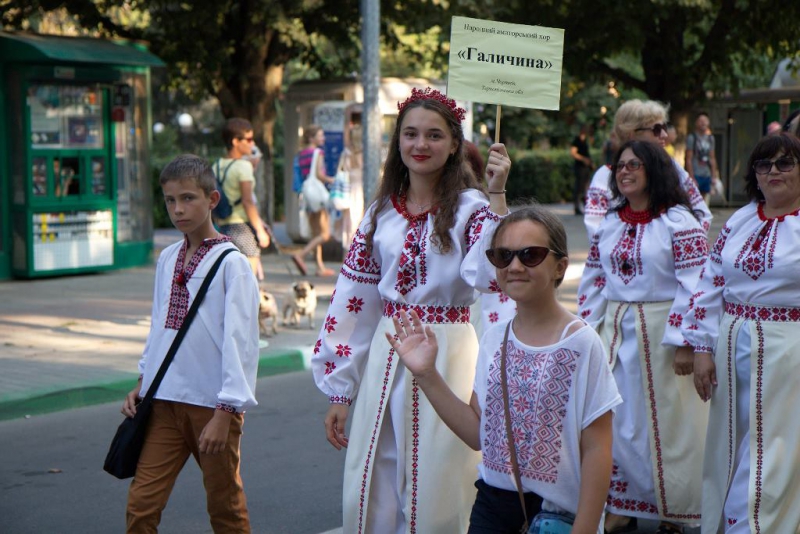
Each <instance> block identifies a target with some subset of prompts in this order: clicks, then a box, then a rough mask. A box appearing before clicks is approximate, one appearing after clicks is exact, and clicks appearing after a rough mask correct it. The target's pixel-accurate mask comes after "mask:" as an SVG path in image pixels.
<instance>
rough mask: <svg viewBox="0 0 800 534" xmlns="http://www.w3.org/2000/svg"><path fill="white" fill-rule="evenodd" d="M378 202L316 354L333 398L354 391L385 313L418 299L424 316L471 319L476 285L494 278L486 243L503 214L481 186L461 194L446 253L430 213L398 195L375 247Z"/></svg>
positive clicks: (340, 283)
mask: <svg viewBox="0 0 800 534" xmlns="http://www.w3.org/2000/svg"><path fill="white" fill-rule="evenodd" d="M374 209H375V204H373V205H372V206H370V208H369V210H368V211H367V214H366V215H365V216H364V219H363V220H362V222H361V225H360V226H359V229H358V230H357V231H356V235H355V237H354V238H353V243H352V244H351V246H350V250H349V252H348V253H347V257H346V258H345V261H344V264H343V265H342V270H341V273H340V274H339V279H338V280H337V281H336V288H335V290H334V292H333V297H332V298H331V303H330V307H329V308H328V314H327V317H326V318H325V324H324V325H323V326H322V329H321V331H320V336H319V339H318V340H317V344H316V346H315V347H314V355H313V357H312V360H311V368H312V371H313V373H314V379H315V381H316V383H317V386H318V387H319V389H320V390H321V391H322V392H323V393H325V394H326V395H328V398H329V400H330V401H331V402H333V403H341V404H350V403H351V402H352V401H353V399H354V398H355V396H356V394H357V392H358V386H359V384H360V382H361V377H362V374H363V371H364V368H365V365H366V360H367V357H368V356H369V349H370V344H371V342H372V338H373V336H374V335H376V328H377V326H378V322H379V321H380V319H381V317H382V316H391V315H394V314H395V313H396V312H397V311H399V310H400V309H401V308H402V309H411V308H413V307H414V306H418V308H417V312H418V314H420V316H421V317H420V318H421V319H422V321H423V322H429V323H443V322H447V323H452V322H469V306H470V305H471V304H472V303H473V302H474V301H475V298H476V292H475V288H476V286H477V288H478V289H480V290H483V291H487V292H488V291H490V290H489V287H488V284H489V280H490V279H493V278H494V272H493V271H494V268H493V267H492V266H491V264H489V261H488V260H487V259H486V255H485V253H484V250H485V249H486V248H487V246H488V242H489V241H490V238H491V235H492V233H493V232H494V228H495V227H496V225H497V223H498V222H499V221H500V216H498V215H495V214H494V213H492V212H491V211H489V203H488V200H487V199H486V197H485V196H484V195H483V194H482V193H481V192H480V191H477V190H474V189H469V190H465V191H463V192H462V193H461V194H460V195H459V204H458V207H457V209H456V214H455V222H454V225H453V228H452V229H451V230H450V237H451V238H452V240H453V245H452V249H451V251H450V252H449V253H448V254H441V253H439V252H438V251H437V250H436V248H435V245H434V244H433V243H432V242H431V238H432V237H433V222H434V219H433V217H434V216H433V214H431V213H423V214H420V215H416V216H412V215H409V214H408V212H407V211H406V209H405V206H404V205H403V202H402V200H400V199H395V200H394V201H393V202H392V203H390V204H389V205H388V206H387V207H386V208H385V209H384V210H383V211H382V212H381V213H380V214H379V215H378V219H377V230H376V231H375V234H374V237H373V248H372V253H371V254H370V253H369V252H368V251H367V246H366V241H365V237H366V233H367V229H368V228H369V225H370V220H371V217H372V211H373V210H374ZM483 236H488V238H487V239H486V240H483V239H481V238H482V237H483ZM484 241H485V242H484ZM481 284H484V285H485V287H483V286H481ZM379 334H380V335H383V332H380V333H379Z"/></svg>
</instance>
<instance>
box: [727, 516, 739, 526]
mask: <svg viewBox="0 0 800 534" xmlns="http://www.w3.org/2000/svg"><path fill="white" fill-rule="evenodd" d="M738 522H739V520H738V519H736V518H735V517H729V518H728V519H726V523H728V526H729V527H732V526H733V525H735V524H736V523H738Z"/></svg>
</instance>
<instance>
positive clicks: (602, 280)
mask: <svg viewBox="0 0 800 534" xmlns="http://www.w3.org/2000/svg"><path fill="white" fill-rule="evenodd" d="M594 287H599V288H600V289H603V288H604V287H606V277H605V276H602V275H601V276H598V277H597V278H595V279H594Z"/></svg>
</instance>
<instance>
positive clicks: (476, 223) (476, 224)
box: [464, 206, 500, 251]
mask: <svg viewBox="0 0 800 534" xmlns="http://www.w3.org/2000/svg"><path fill="white" fill-rule="evenodd" d="M487 220H489V221H499V220H500V216H498V215H495V214H494V213H492V212H491V211H490V210H489V206H484V207H482V208H481V209H479V210H478V211H476V212H475V213H473V214H472V215H470V217H469V219H468V220H467V226H466V229H465V231H464V242H465V243H466V244H467V251H469V250H470V249H472V245H474V244H475V243H477V242H478V239H480V237H481V232H483V223H484V222H486V221H487Z"/></svg>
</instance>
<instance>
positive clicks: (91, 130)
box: [28, 85, 104, 149]
mask: <svg viewBox="0 0 800 534" xmlns="http://www.w3.org/2000/svg"><path fill="white" fill-rule="evenodd" d="M28 107H29V109H30V117H31V146H32V147H33V148H34V149H36V148H51V149H52V148H103V145H104V139H103V93H102V91H101V89H100V88H98V87H92V86H78V85H32V86H30V88H29V89H28Z"/></svg>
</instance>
